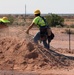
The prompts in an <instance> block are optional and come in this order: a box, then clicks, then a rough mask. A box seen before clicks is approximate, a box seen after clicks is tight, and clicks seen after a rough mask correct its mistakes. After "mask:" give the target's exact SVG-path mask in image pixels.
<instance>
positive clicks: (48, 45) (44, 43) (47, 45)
mask: <svg viewBox="0 0 74 75" xmlns="http://www.w3.org/2000/svg"><path fill="white" fill-rule="evenodd" d="M43 45H44V47H45V48H47V49H49V48H50V44H49V43H47V40H44V41H43Z"/></svg>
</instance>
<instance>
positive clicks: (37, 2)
mask: <svg viewBox="0 0 74 75" xmlns="http://www.w3.org/2000/svg"><path fill="white" fill-rule="evenodd" d="M25 6H26V9H25ZM36 9H39V10H40V11H41V13H42V14H48V13H55V14H74V0H0V14H24V13H25V10H26V14H30V13H31V14H33V13H34V11H35V10H36Z"/></svg>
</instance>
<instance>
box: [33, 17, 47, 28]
mask: <svg viewBox="0 0 74 75" xmlns="http://www.w3.org/2000/svg"><path fill="white" fill-rule="evenodd" d="M32 22H33V23H35V24H36V25H37V26H38V27H39V26H45V25H46V23H45V21H44V20H43V19H42V18H41V17H40V16H37V17H35V18H34V19H33V21H32Z"/></svg>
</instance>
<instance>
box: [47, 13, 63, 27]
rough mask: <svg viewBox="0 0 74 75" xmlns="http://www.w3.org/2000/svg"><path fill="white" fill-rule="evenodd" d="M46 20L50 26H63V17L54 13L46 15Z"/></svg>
mask: <svg viewBox="0 0 74 75" xmlns="http://www.w3.org/2000/svg"><path fill="white" fill-rule="evenodd" d="M46 20H47V23H48V24H49V25H50V26H52V27H55V26H58V25H60V26H63V22H64V18H62V17H61V16H58V15H56V14H51V15H48V16H46Z"/></svg>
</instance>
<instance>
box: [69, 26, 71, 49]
mask: <svg viewBox="0 0 74 75" xmlns="http://www.w3.org/2000/svg"><path fill="white" fill-rule="evenodd" d="M70 34H71V32H70V26H69V50H71V36H70Z"/></svg>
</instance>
